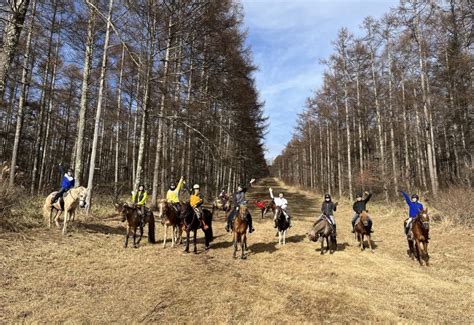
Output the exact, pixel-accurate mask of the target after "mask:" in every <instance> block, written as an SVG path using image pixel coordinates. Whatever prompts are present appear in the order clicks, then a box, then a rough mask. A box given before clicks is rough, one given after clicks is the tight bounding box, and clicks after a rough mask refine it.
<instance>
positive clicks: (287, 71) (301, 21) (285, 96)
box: [241, 0, 399, 161]
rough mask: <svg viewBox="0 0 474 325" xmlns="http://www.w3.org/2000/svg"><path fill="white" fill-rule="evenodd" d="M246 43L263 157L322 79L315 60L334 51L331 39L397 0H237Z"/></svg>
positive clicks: (271, 153) (276, 149)
mask: <svg viewBox="0 0 474 325" xmlns="http://www.w3.org/2000/svg"><path fill="white" fill-rule="evenodd" d="M241 2H242V5H243V9H244V27H245V28H246V31H247V34H248V35H247V45H248V46H250V47H251V49H252V53H253V60H254V64H255V65H257V66H258V70H257V72H255V74H254V77H255V79H256V84H257V89H258V91H259V94H260V100H261V101H263V102H264V103H265V106H264V112H265V115H266V116H267V117H268V118H269V121H268V122H269V128H268V134H267V136H266V139H265V146H266V150H267V152H266V158H267V159H268V160H269V161H271V160H272V159H273V158H275V157H276V156H278V154H280V153H281V151H282V150H283V149H284V148H285V146H286V144H287V143H288V142H289V141H290V140H291V137H292V134H293V130H294V127H295V125H296V120H297V117H298V113H301V112H302V111H303V110H304V106H305V102H306V99H307V98H308V97H310V96H311V95H312V94H313V93H314V91H315V90H316V89H318V88H319V87H320V86H321V85H322V75H323V72H324V66H322V65H321V64H320V63H319V61H320V60H321V59H326V58H328V57H329V56H330V55H331V54H332V53H333V45H332V44H331V42H332V41H333V40H335V39H336V37H337V33H338V31H339V30H340V29H341V28H342V27H347V28H348V29H349V31H350V32H351V33H353V34H355V35H360V34H361V31H360V29H359V27H360V25H361V24H362V21H363V19H364V18H365V17H367V16H373V17H375V18H381V17H382V16H383V15H384V14H385V13H387V12H388V11H389V9H390V8H392V7H395V6H396V5H397V4H398V2H399V0H241Z"/></svg>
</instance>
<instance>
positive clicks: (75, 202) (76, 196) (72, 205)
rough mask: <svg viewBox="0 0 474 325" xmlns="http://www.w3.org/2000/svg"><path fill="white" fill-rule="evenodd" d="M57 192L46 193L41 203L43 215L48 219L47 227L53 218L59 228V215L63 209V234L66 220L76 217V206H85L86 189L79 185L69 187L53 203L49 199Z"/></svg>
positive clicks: (65, 229)
mask: <svg viewBox="0 0 474 325" xmlns="http://www.w3.org/2000/svg"><path fill="white" fill-rule="evenodd" d="M56 193H57V192H53V193H51V194H49V195H48V197H47V198H46V200H45V201H44V205H43V216H44V218H45V219H47V220H48V227H49V228H51V221H52V220H53V219H54V223H55V224H56V226H57V227H58V228H59V216H60V215H61V214H62V213H63V211H65V214H64V224H63V235H65V234H66V232H67V224H68V221H71V222H72V221H74V219H75V217H76V209H77V207H78V206H79V207H81V208H84V207H85V206H86V197H87V189H86V188H85V187H82V186H79V187H76V188H72V189H70V190H69V191H68V192H66V193H65V194H64V196H63V198H60V199H59V200H57V201H56V202H55V203H54V204H53V205H51V201H52V200H53V197H54V196H55V195H56Z"/></svg>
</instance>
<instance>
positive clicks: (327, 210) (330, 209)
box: [314, 194, 338, 237]
mask: <svg viewBox="0 0 474 325" xmlns="http://www.w3.org/2000/svg"><path fill="white" fill-rule="evenodd" d="M337 204H338V203H337V202H332V200H331V195H329V194H326V195H325V196H324V202H323V204H322V205H321V212H322V215H321V216H320V217H319V219H318V220H316V222H315V223H314V224H315V225H316V224H317V223H318V222H320V221H322V220H324V218H326V219H327V220H328V221H329V222H330V223H331V225H332V226H333V227H334V237H336V220H335V219H334V211H336V209H337Z"/></svg>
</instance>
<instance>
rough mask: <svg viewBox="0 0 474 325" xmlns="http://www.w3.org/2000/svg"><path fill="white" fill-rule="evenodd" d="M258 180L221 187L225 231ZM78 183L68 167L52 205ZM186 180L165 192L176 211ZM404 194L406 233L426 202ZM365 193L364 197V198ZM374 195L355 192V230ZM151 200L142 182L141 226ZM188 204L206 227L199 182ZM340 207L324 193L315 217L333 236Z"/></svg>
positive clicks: (278, 203) (136, 198)
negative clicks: (227, 208)
mask: <svg viewBox="0 0 474 325" xmlns="http://www.w3.org/2000/svg"><path fill="white" fill-rule="evenodd" d="M60 167H61V172H62V173H64V171H63V169H62V166H60ZM254 182H255V179H251V180H250V182H249V185H248V187H246V186H244V185H243V184H239V185H238V186H237V190H236V191H235V192H234V193H233V194H232V195H231V196H229V195H228V193H227V192H226V190H225V189H222V191H221V192H220V194H219V196H218V199H219V200H220V201H221V205H222V206H228V205H227V203H228V202H229V201H230V202H232V205H231V206H232V209H231V210H230V211H229V213H228V215H227V225H226V226H225V230H226V231H227V232H229V231H230V230H231V228H232V222H233V220H234V218H235V217H236V215H237V212H238V210H239V207H240V206H242V205H247V200H246V198H245V194H246V192H247V191H248V189H249V188H251V187H252V184H253V183H254ZM74 185H75V179H74V172H73V170H72V169H68V171H67V172H66V173H64V177H63V179H62V182H61V189H60V190H59V191H58V192H57V193H56V195H55V196H54V197H53V199H52V201H51V204H52V205H53V204H55V203H56V202H57V200H58V199H60V198H62V196H63V195H64V194H65V193H66V192H68V191H69V190H70V189H72V188H73V187H74ZM184 185H185V181H184V178H183V177H181V178H180V179H179V181H178V184H177V185H176V184H175V183H172V184H171V185H170V187H169V189H168V191H167V193H166V201H167V202H168V203H170V204H171V205H173V206H174V207H175V209H176V210H177V211H179V209H180V199H179V196H180V192H181V190H182V189H183V188H184ZM269 193H270V198H271V199H272V202H273V203H274V205H275V207H277V208H279V209H281V212H282V214H283V215H284V217H285V218H286V220H287V221H288V223H289V227H291V217H290V214H289V212H288V201H287V199H286V198H285V197H284V194H283V193H282V192H280V193H279V194H278V196H277V197H275V196H274V195H273V189H272V188H269ZM401 194H402V195H403V197H404V198H405V201H406V203H407V205H408V208H409V209H408V216H409V218H408V219H407V222H406V227H405V233H406V234H408V233H409V231H410V229H411V223H412V221H413V219H414V218H415V217H417V216H418V214H419V213H420V212H421V211H423V204H422V203H421V202H420V201H419V200H420V198H419V196H418V195H417V194H413V195H411V196H410V195H408V194H407V193H405V192H403V191H401ZM364 196H365V197H364ZM371 197H372V193H369V192H364V195H363V194H362V193H358V194H357V195H356V201H355V202H354V204H353V206H352V209H353V210H354V213H355V214H354V217H353V218H352V232H354V227H355V225H356V223H357V220H358V219H359V217H360V214H361V213H362V211H367V203H368V202H369V200H370V199H371ZM147 199H148V192H147V191H146V189H145V186H144V185H143V184H140V185H139V186H138V191H132V202H133V204H134V205H135V206H136V208H137V212H138V213H139V215H140V216H141V219H142V225H143V219H144V217H145V214H146V202H147ZM189 203H190V205H191V207H192V208H193V209H194V211H195V213H196V216H197V218H198V219H199V220H200V222H201V224H202V226H203V227H204V229H206V228H207V225H206V224H205V223H204V219H203V218H202V215H203V211H202V207H203V204H204V196H203V194H202V193H201V190H200V186H199V184H194V185H193V187H192V194H191V196H190V197H189ZM337 206H338V202H333V201H332V198H331V195H330V194H326V195H325V196H324V201H323V203H322V205H321V213H322V214H321V216H320V217H319V218H318V219H317V220H316V222H315V224H316V223H318V222H321V221H323V220H327V221H328V222H329V224H330V225H331V227H333V230H334V236H336V220H335V218H334V212H335V211H336V209H337ZM246 219H247V220H246V221H247V223H248V226H249V228H248V229H249V232H250V233H252V232H254V231H255V229H254V227H253V222H252V216H251V214H250V213H249V212H248V213H247V216H246ZM273 220H274V223H275V228H276V227H277V220H276V214H275V215H274V218H273ZM368 221H369V224H368V229H369V231H370V232H373V229H372V219H371V218H370V217H368Z"/></svg>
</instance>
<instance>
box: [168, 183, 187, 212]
mask: <svg viewBox="0 0 474 325" xmlns="http://www.w3.org/2000/svg"><path fill="white" fill-rule="evenodd" d="M184 184H185V182H184V178H183V176H181V178H180V179H179V182H178V186H176V185H175V184H174V183H172V184H171V185H170V188H169V189H168V192H166V201H167V202H168V203H171V204H172V205H173V207H174V208H175V209H176V211H179V192H180V191H181V189H182V188H183V186H184Z"/></svg>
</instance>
